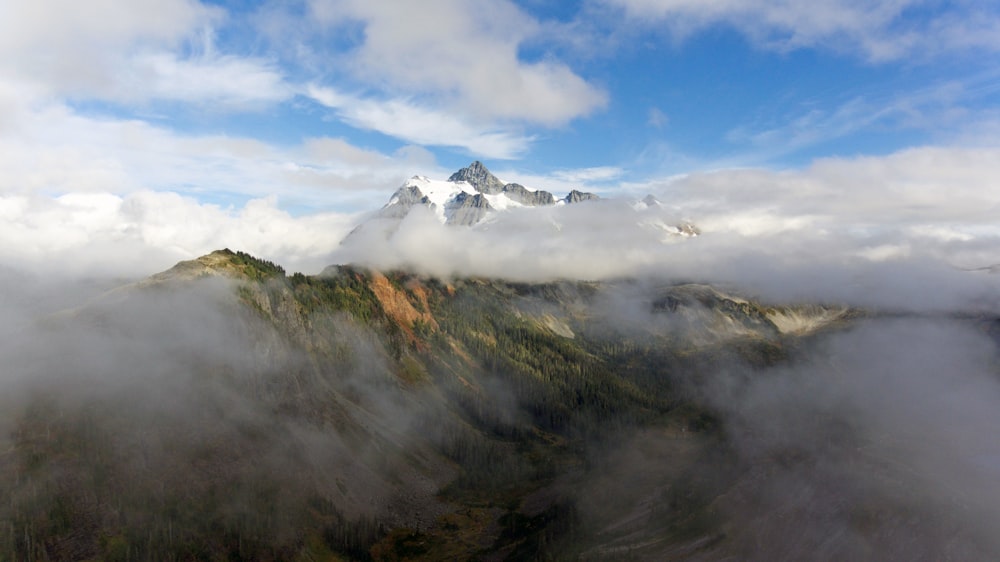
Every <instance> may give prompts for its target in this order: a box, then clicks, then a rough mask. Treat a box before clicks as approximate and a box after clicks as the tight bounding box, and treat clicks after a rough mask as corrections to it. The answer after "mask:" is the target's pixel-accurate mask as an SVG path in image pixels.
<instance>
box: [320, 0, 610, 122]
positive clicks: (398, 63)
mask: <svg viewBox="0 0 1000 562" xmlns="http://www.w3.org/2000/svg"><path fill="white" fill-rule="evenodd" d="M310 6H311V8H312V13H313V15H314V16H315V17H316V18H317V19H318V20H319V21H320V22H323V23H325V24H326V25H328V26H330V27H333V28H336V26H338V25H344V24H345V23H349V22H356V23H358V24H359V25H361V26H362V28H363V30H364V31H363V33H362V39H361V40H360V41H359V44H357V45H356V46H355V47H354V48H353V50H352V51H351V54H352V61H351V62H350V63H349V66H350V71H351V72H352V74H354V75H355V76H356V77H357V78H358V79H360V80H362V81H363V82H365V83H367V84H371V85H374V86H377V87H379V88H380V89H384V90H385V91H388V92H402V93H403V94H405V95H418V96H419V95H430V96H432V97H434V98H436V99H437V100H440V103H439V105H441V106H445V105H447V106H448V107H454V108H455V111H456V112H457V113H458V114H461V115H464V116H468V117H470V118H472V119H474V120H479V121H485V122H494V121H500V122H504V121H519V122H528V123H537V124H541V125H545V126H559V125H562V124H565V123H566V122H568V121H570V120H572V119H574V118H577V117H581V116H585V115H588V114H590V113H591V112H592V111H594V110H596V109H598V108H600V107H602V106H604V105H605V103H606V101H607V97H606V94H605V93H603V92H602V91H601V90H599V89H598V88H596V87H595V86H593V85H591V84H589V83H587V82H586V81H585V80H584V79H583V78H581V77H580V76H578V75H577V74H575V73H574V72H573V71H572V70H571V69H570V68H569V67H567V66H566V65H565V64H563V63H560V62H557V61H555V60H551V59H548V58H543V59H542V60H538V61H525V60H523V59H522V57H521V55H520V53H519V49H520V47H521V46H522V45H523V44H525V43H526V42H527V41H529V40H531V39H534V38H536V37H538V35H539V34H540V33H542V31H543V29H542V27H541V26H540V24H539V23H538V22H537V21H536V20H534V19H532V18H531V17H529V16H528V15H526V14H525V13H524V12H522V11H521V10H520V9H518V8H517V7H516V6H515V5H514V4H513V3H511V2H507V1H499V2H491V3H490V4H489V5H488V6H487V5H483V4H482V3H480V2H473V1H469V0H433V1H431V2H422V3H421V4H420V5H416V4H412V3H408V2H399V1H394V2H374V3H373V2H365V1H362V0H314V1H312V2H310Z"/></svg>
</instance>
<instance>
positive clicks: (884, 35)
mask: <svg viewBox="0 0 1000 562" xmlns="http://www.w3.org/2000/svg"><path fill="white" fill-rule="evenodd" d="M606 1H607V3H608V4H610V5H612V6H615V7H618V8H622V9H624V11H625V13H626V14H627V16H629V17H630V18H631V19H632V20H633V21H638V20H645V21H654V22H664V23H666V24H667V25H668V26H669V28H670V29H671V31H672V32H673V33H674V35H675V36H677V37H678V38H682V39H683V38H685V37H687V36H688V35H691V34H693V33H696V32H698V31H700V30H702V29H704V28H707V27H709V26H711V25H715V24H725V25H729V26H732V27H734V28H736V29H738V30H739V31H741V32H742V33H744V34H745V35H747V36H748V37H749V38H750V39H751V40H752V41H753V42H754V43H756V44H757V45H758V46H761V47H764V48H768V49H776V50H781V51H787V50H792V49H798V48H811V47H821V48H826V49H831V50H835V51H848V52H853V53H858V54H860V55H861V56H863V57H865V58H867V59H869V60H871V61H876V62H878V61H887V60H897V59H901V58H903V57H905V56H909V55H911V54H914V53H918V54H919V53H923V54H932V55H933V54H939V53H941V52H947V51H958V50H984V51H987V52H989V51H996V50H998V49H1000V39H998V38H997V37H998V35H997V34H996V33H992V32H993V31H995V30H996V29H997V28H998V27H1000V13H997V11H996V10H995V9H990V8H983V7H981V6H980V5H978V4H976V3H953V4H950V5H948V6H947V7H944V8H942V9H941V10H940V13H936V12H938V10H936V9H934V8H928V7H927V6H925V4H926V3H925V2H921V1H920V0H895V1H892V2H853V1H850V0H823V1H821V2H810V3H808V4H804V3H800V2H794V1H787V0H783V1H779V2H769V1H761V0H722V1H715V2H700V1H698V0H606Z"/></svg>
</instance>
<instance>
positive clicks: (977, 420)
mask: <svg viewBox="0 0 1000 562" xmlns="http://www.w3.org/2000/svg"><path fill="white" fill-rule="evenodd" d="M996 352H997V348H996V344H995V342H993V341H991V340H990V339H989V337H988V336H986V335H985V334H984V333H983V332H982V331H981V330H979V329H977V327H976V325H975V324H973V323H962V322H957V321H950V320H946V319H942V318H936V319H924V320H919V319H914V318H910V319H906V320H876V321H861V322H858V323H857V325H856V326H855V327H854V328H853V329H852V330H849V331H845V332H842V333H839V334H834V335H831V336H829V337H827V338H824V339H823V340H822V341H821V342H820V343H819V344H818V345H812V346H810V347H809V348H808V350H807V353H804V354H803V355H802V356H800V357H796V358H795V359H793V360H792V361H790V362H789V364H788V365H786V366H783V367H779V368H776V369H771V370H768V371H767V372H766V373H764V376H757V375H754V374H750V373H739V368H734V369H732V370H730V371H729V372H721V373H717V374H716V375H714V384H712V385H706V386H708V387H709V389H708V390H707V391H706V392H705V394H706V395H707V397H708V399H709V400H710V401H711V402H712V403H714V404H715V406H716V407H717V408H718V409H719V410H720V411H721V412H722V413H723V415H724V417H725V418H726V424H727V435H729V436H730V437H731V438H732V439H733V443H734V445H735V448H736V450H737V452H738V455H737V456H738V459H739V460H738V461H737V462H738V463H740V464H742V465H744V466H745V468H744V470H743V471H741V480H742V481H741V482H739V483H737V484H736V486H735V487H734V490H732V491H731V492H730V493H728V494H726V497H725V499H723V500H722V501H721V502H720V503H719V504H718V505H717V506H716V507H717V509H719V510H720V511H721V513H724V514H725V516H726V517H727V518H731V519H732V524H733V527H732V528H734V529H742V530H741V531H738V532H737V533H736V534H735V535H734V536H732V537H731V538H732V539H734V541H735V543H736V544H737V545H739V547H740V548H743V549H750V550H752V551H753V552H755V553H757V555H761V554H762V553H761V552H760V550H758V549H759V548H760V547H761V542H760V538H761V537H767V541H766V545H767V546H766V549H767V554H763V555H762V556H761V558H768V559H800V558H803V557H805V558H808V557H810V556H812V555H814V554H815V553H816V552H820V551H822V552H823V553H824V556H828V557H829V558H831V559H843V558H858V557H860V558H868V557H869V556H872V555H873V556H874V557H875V558H886V559H936V558H948V557H951V556H957V557H960V558H992V557H995V555H996V552H997V551H998V548H1000V544H998V542H997V540H996V536H995V535H994V533H993V532H992V529H991V528H990V527H989V524H988V523H986V522H988V521H993V520H995V518H996V517H997V515H998V514H997V512H996V510H997V505H998V504H997V500H998V498H997V497H995V493H994V492H995V490H996V488H995V486H994V483H995V482H996V480H997V478H998V477H1000V465H998V463H997V460H998V459H1000V450H998V448H997V446H996V442H995V439H993V437H992V434H993V427H995V425H996V424H997V423H1000V418H998V415H997V410H996V403H997V400H998V399H1000V385H998V383H997V378H996V374H997V372H996V365H995V359H996ZM777 459H784V460H783V461H778V462H776V461H777ZM895 510H902V511H904V512H905V513H907V515H906V517H905V518H899V517H893V516H886V515H888V514H890V513H892V512H893V511H895ZM874 513H878V516H871V515H872V514H874ZM863 514H868V519H866V521H867V523H866V527H864V528H859V527H858V518H859V517H861V516H864V515H863ZM789 518H794V520H795V521H796V522H797V523H796V525H795V529H794V532H789V526H788V520H789ZM858 531H861V532H860V533H859V532H858ZM873 531H874V532H873ZM876 536H877V537H878V538H877V539H875V538H874V537H876ZM873 549H874V550H873ZM879 551H881V552H882V553H884V555H882V554H878V552H879ZM862 552H864V553H867V554H865V555H860V556H859V554H860V553H862ZM960 552H961V553H963V554H957V553H960ZM873 553H874V554H873ZM949 553H950V554H949ZM991 553H992V554H991Z"/></svg>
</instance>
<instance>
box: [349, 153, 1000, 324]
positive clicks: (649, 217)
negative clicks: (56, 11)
mask: <svg viewBox="0 0 1000 562" xmlns="http://www.w3.org/2000/svg"><path fill="white" fill-rule="evenodd" d="M996 162H1000V155H998V154H997V153H996V151H995V150H989V149H941V148H922V149H914V150H908V151H903V152H900V153H897V154H893V155H891V156H888V157H877V158H876V157H870V158H856V159H827V160H820V161H817V162H816V163H814V164H813V165H812V166H810V167H808V168H805V169H802V170H796V171H786V172H770V171H764V170H729V171H720V172H715V173H702V174H692V175H689V176H685V177H682V178H677V179H673V180H671V181H669V182H666V183H665V184H661V185H657V184H655V183H654V184H646V185H644V186H643V187H644V188H645V189H648V190H649V191H652V192H653V193H655V194H656V195H658V197H659V198H660V200H661V201H663V202H664V205H663V206H662V207H660V206H653V207H648V208H645V209H639V210H637V209H636V208H633V207H632V206H630V205H628V204H626V202H625V201H622V200H608V201H597V202H586V203H581V204H575V205H567V206H560V207H550V208H527V209H515V210H512V211H508V212H506V213H504V214H502V215H499V216H497V217H496V218H495V219H494V220H491V221H488V222H486V223H482V224H480V225H477V226H476V227H473V228H468V229H467V228H463V227H451V226H444V225H441V224H440V223H439V222H438V221H437V220H436V219H435V218H434V217H433V215H432V213H430V212H423V209H420V208H418V209H416V210H415V212H412V213H411V214H410V215H408V216H407V217H406V218H405V219H404V220H403V221H402V222H400V223H398V224H397V223H395V222H393V221H384V220H382V219H379V220H376V221H373V222H371V223H369V224H367V225H365V227H363V228H362V229H359V231H357V232H355V233H354V234H353V235H352V236H350V237H348V239H346V240H345V242H344V245H343V247H342V248H341V249H340V250H339V252H338V253H337V254H336V255H335V256H334V258H335V259H337V260H339V261H345V262H350V261H356V262H362V263H368V264H371V265H374V266H376V267H380V268H391V267H408V268H415V269H417V270H419V271H422V272H425V273H431V274H436V275H443V276H448V275H486V276H500V277H506V278H515V279H527V280H542V279H552V278H560V277H562V278H577V279H605V278H613V277H620V276H636V275H639V276H642V275H656V276H658V277H664V276H665V277H668V278H674V279H682V280H700V281H708V282H713V283H722V284H725V285H728V286H735V287H738V288H740V289H741V290H744V291H748V292H751V293H753V294H756V295H758V296H761V297H763V298H766V299H768V300H773V301H815V300H823V301H828V302H847V303H851V304H856V305H861V306H877V307H888V308H901V309H908V310H945V309H951V308H966V309H970V308H975V307H985V308H987V309H990V310H993V309H997V306H998V304H1000V303H998V302H996V301H997V299H996V298H992V297H990V296H989V295H991V294H995V290H996V288H997V285H998V284H1000V279H998V278H997V277H996V276H993V275H988V274H985V273H982V272H971V271H967V270H969V269H976V268H981V267H984V266H990V265H993V264H997V263H1000V252H998V251H997V249H996V248H998V247H1000V244H998V242H1000V229H997V228H996V226H995V220H994V217H995V216H996V212H997V210H998V205H1000V199H998V198H997V194H998V193H1000V190H997V189H992V188H991V186H992V185H993V184H994V183H995V179H994V178H996V177H998V176H997V173H998V170H997V169H996V166H997V165H996ZM529 185H530V184H529ZM638 190H639V188H638V187H635V186H632V191H638ZM688 221H690V222H693V223H694V224H696V225H697V226H698V227H699V228H700V229H701V231H702V234H701V236H698V237H696V238H684V237H681V236H678V235H676V231H674V230H673V229H672V227H674V226H676V225H679V224H682V223H684V222H688ZM459 229H460V230H461V232H456V230H459Z"/></svg>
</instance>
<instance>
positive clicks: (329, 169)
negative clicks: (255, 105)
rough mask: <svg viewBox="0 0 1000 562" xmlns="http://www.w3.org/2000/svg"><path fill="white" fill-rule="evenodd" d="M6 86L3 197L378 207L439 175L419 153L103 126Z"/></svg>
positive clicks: (0, 93)
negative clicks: (141, 195) (415, 182)
mask: <svg viewBox="0 0 1000 562" xmlns="http://www.w3.org/2000/svg"><path fill="white" fill-rule="evenodd" d="M6 93H7V94H9V95H5V91H4V89H3V88H2V87H0V107H4V108H6V109H8V110H9V111H7V112H5V113H4V117H3V119H0V193H6V194H34V193H45V194H50V195H52V194H56V195H58V194H65V193H72V192H107V193H115V194H119V195H124V194H128V193H132V192H135V191H140V190H146V189H152V190H157V191H176V192H182V193H185V194H188V195H195V196H200V197H208V198H210V199H209V200H212V199H214V200H223V199H228V200H231V201H234V202H242V201H244V200H246V199H247V198H255V197H265V196H268V195H272V194H275V195H278V196H279V197H280V198H281V201H282V203H283V204H285V205H290V206H294V207H296V208H300V209H301V208H303V207H304V208H307V209H324V208H330V207H332V206H337V207H338V208H341V209H344V208H350V207H352V206H354V207H357V206H358V205H361V206H362V208H365V209H367V208H370V207H371V205H372V200H373V199H374V200H377V201H382V199H383V198H384V197H386V194H387V193H388V192H391V190H392V189H395V188H396V187H397V186H398V185H399V184H400V183H401V182H402V181H403V180H404V179H405V178H407V177H409V176H411V175H413V174H414V173H433V172H434V171H435V170H436V164H435V163H434V161H433V156H431V155H429V154H428V153H427V152H426V151H422V150H419V149H417V148H415V147H404V149H402V150H401V151H399V152H398V153H396V154H383V153H380V152H377V151H374V150H370V149H365V148H361V147H357V146H353V145H351V144H350V143H348V142H347V141H345V140H343V139H337V138H307V139H305V140H304V141H303V142H302V143H301V144H300V145H292V146H277V145H272V144H268V143H266V142H264V141H260V140H256V139H253V138H248V137H234V136H226V135H211V134H209V135H183V134H178V133H175V132H173V131H171V130H169V129H166V128H162V127H158V126H154V125H152V124H150V123H147V122H144V121H139V120H122V119H113V118H103V119H98V118H93V117H87V116H83V115H80V114H78V113H77V112H75V111H74V110H73V109H71V108H69V107H67V106H65V105H62V104H56V103H50V104H40V103H38V102H35V101H33V100H32V97H31V96H30V95H29V96H20V95H18V92H17V90H16V89H15V90H14V91H11V92H6Z"/></svg>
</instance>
